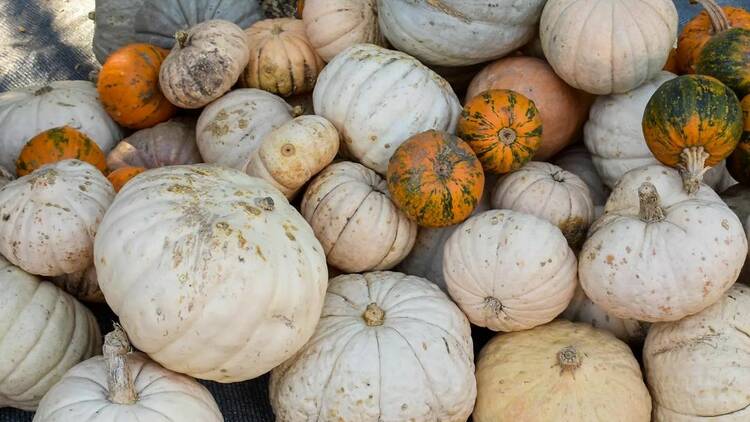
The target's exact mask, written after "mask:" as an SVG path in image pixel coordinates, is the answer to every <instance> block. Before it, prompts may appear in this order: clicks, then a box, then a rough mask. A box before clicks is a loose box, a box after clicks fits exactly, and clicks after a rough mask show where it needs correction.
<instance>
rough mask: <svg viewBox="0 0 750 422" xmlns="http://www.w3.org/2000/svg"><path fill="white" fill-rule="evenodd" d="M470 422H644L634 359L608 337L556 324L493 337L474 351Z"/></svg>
mask: <svg viewBox="0 0 750 422" xmlns="http://www.w3.org/2000/svg"><path fill="white" fill-rule="evenodd" d="M472 417H473V419H474V422H496V421H506V420H507V421H539V422H541V421H555V422H602V421H618V422H649V420H650V417H651V397H650V396H649V393H648V390H647V389H646V385H645V384H644V382H643V378H642V376H641V369H640V367H639V366H638V361H636V360H635V357H634V356H633V352H631V351H630V348H628V346H627V345H626V344H625V343H623V342H621V341H619V340H617V339H616V338H615V337H614V336H612V335H611V334H610V333H608V332H606V331H603V330H598V329H596V328H592V327H591V326H589V325H586V324H575V323H571V322H568V321H555V322H553V323H550V324H548V325H544V326H541V327H536V328H534V329H531V330H528V331H521V332H518V333H510V334H503V335H497V336H495V338H493V339H492V340H491V341H490V342H489V343H488V344H487V345H486V346H484V348H483V349H482V351H481V352H480V354H479V360H478V362H477V404H476V407H475V408H474V414H473V416H472Z"/></svg>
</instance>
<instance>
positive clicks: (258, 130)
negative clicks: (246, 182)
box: [195, 88, 294, 170]
mask: <svg viewBox="0 0 750 422" xmlns="http://www.w3.org/2000/svg"><path fill="white" fill-rule="evenodd" d="M293 117H294V116H293V115H292V107H291V106H290V105H289V104H287V103H286V102H285V101H284V100H283V99H281V97H279V96H277V95H274V94H271V93H270V92H266V91H263V90H260V89H254V88H246V89H236V90H234V91H232V92H230V93H228V94H226V95H224V96H223V97H221V98H219V99H218V100H216V101H214V102H212V103H211V104H209V105H208V106H207V107H206V108H204V109H203V111H202V112H201V115H200V117H199V118H198V124H197V126H196V128H195V133H196V142H197V143H198V149H199V150H200V152H201V156H202V157H203V160H204V161H205V162H207V163H211V164H217V165H221V166H226V167H232V168H235V169H238V170H242V169H244V168H245V166H246V165H247V162H248V160H249V159H250V156H251V155H252V153H253V151H255V150H256V149H258V148H259V147H260V144H261V142H262V141H263V138H265V136H266V135H268V134H269V133H271V131H272V130H274V129H276V128H278V127H280V126H281V125H283V124H284V123H286V122H288V121H289V120H292V118H293Z"/></svg>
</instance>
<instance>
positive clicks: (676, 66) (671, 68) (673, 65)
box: [662, 48, 682, 74]
mask: <svg viewBox="0 0 750 422" xmlns="http://www.w3.org/2000/svg"><path fill="white" fill-rule="evenodd" d="M662 70H665V71H667V72H670V73H674V74H681V73H682V71H681V70H680V63H679V62H678V61H677V49H676V48H673V49H672V50H670V51H669V56H667V63H666V64H664V67H663V68H662Z"/></svg>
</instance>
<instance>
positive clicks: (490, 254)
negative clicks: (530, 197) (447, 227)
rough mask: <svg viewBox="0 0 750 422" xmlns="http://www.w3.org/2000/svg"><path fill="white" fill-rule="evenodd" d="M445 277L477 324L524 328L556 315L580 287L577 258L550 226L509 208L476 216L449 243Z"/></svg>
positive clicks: (497, 329) (490, 327) (502, 328)
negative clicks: (578, 285) (577, 286)
mask: <svg viewBox="0 0 750 422" xmlns="http://www.w3.org/2000/svg"><path fill="white" fill-rule="evenodd" d="M443 276H444V277H445V283H446V285H447V287H448V292H449V293H450V295H451V297H452V298H453V300H454V301H455V302H456V303H457V304H458V306H459V307H460V308H461V309H462V310H463V311H464V313H465V314H466V316H467V317H468V318H469V321H471V322H472V323H473V324H475V325H478V326H480V327H487V328H489V329H491V330H493V331H518V330H526V329H529V328H532V327H535V326H537V325H541V324H546V323H547V322H549V321H552V320H553V319H554V318H555V317H556V316H558V315H559V314H560V313H561V312H562V311H564V310H565V308H566V307H567V306H568V303H569V302H570V300H571V299H572V298H573V293H574V292H575V288H576V285H577V278H576V257H575V254H574V253H573V251H572V250H571V249H570V247H568V244H567V242H566V240H565V237H564V236H563V235H562V233H561V232H560V230H559V229H558V228H557V227H555V226H553V225H552V223H549V222H547V221H546V220H542V219H540V218H538V217H535V216H533V215H531V214H524V213H520V212H516V211H511V210H490V211H485V212H483V213H481V214H478V215H475V216H473V217H471V218H470V219H468V220H467V221H466V222H464V223H463V224H461V226H460V227H459V228H458V229H456V231H455V232H453V234H452V235H451V237H450V238H449V239H448V242H447V243H446V244H445V250H444V255H443Z"/></svg>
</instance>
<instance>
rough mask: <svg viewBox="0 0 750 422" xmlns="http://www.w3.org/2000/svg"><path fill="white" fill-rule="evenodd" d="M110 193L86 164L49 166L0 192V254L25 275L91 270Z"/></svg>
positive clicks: (98, 174) (107, 185)
mask: <svg viewBox="0 0 750 422" xmlns="http://www.w3.org/2000/svg"><path fill="white" fill-rule="evenodd" d="M113 196H114V191H113V190H112V185H110V183H109V182H108V181H107V179H106V178H105V177H104V175H103V174H102V173H101V172H100V171H99V170H98V169H97V168H96V167H94V166H92V165H91V164H88V163H85V162H83V161H78V160H64V161H60V162H57V163H54V164H48V165H46V166H44V167H41V168H40V169H39V170H37V171H35V172H33V173H31V174H29V175H26V176H23V177H20V178H18V179H16V180H14V181H12V182H10V183H8V184H7V185H5V186H4V187H3V188H2V189H0V253H2V255H3V256H4V257H5V258H7V259H8V260H9V261H10V262H11V263H13V264H14V265H17V266H19V267H21V268H22V269H23V270H24V271H27V272H29V273H32V274H37V275H43V276H57V275H63V274H69V273H73V272H76V271H82V270H85V269H86V268H87V267H88V266H90V265H91V262H92V256H93V246H94V235H95V234H96V229H97V226H98V225H99V222H100V221H101V219H102V217H103V216H104V212H105V211H106V210H107V207H108V206H109V204H110V203H111V202H112V197H113Z"/></svg>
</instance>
